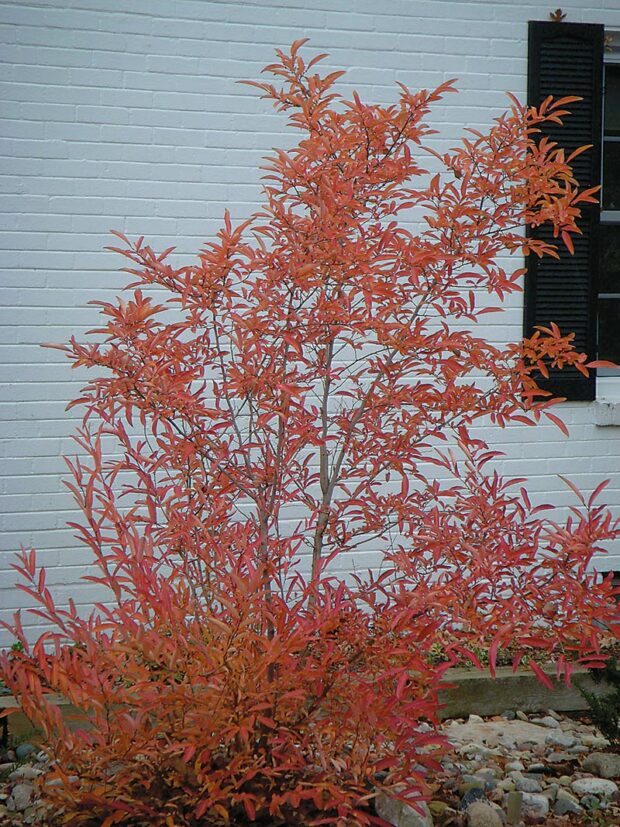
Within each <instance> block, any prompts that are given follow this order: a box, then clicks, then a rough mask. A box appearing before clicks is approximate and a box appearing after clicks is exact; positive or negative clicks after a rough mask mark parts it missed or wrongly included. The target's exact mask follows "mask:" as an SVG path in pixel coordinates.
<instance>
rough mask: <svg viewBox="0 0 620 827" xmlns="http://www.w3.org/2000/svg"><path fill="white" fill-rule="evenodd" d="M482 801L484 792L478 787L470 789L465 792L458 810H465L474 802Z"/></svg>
mask: <svg viewBox="0 0 620 827" xmlns="http://www.w3.org/2000/svg"><path fill="white" fill-rule="evenodd" d="M484 800H485V798H484V790H482V789H481V788H480V787H472V788H471V789H470V790H467V792H466V793H465V795H464V796H463V797H462V798H461V801H460V803H459V810H467V809H468V808H469V807H470V806H471V805H472V804H473V803H474V801H484Z"/></svg>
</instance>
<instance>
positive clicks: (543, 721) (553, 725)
mask: <svg viewBox="0 0 620 827" xmlns="http://www.w3.org/2000/svg"><path fill="white" fill-rule="evenodd" d="M532 723H533V724H539V725H540V726H546V727H549V729H557V728H558V727H559V726H560V724H559V722H558V720H557V718H552V717H551V715H545V717H544V718H534V720H533V721H532Z"/></svg>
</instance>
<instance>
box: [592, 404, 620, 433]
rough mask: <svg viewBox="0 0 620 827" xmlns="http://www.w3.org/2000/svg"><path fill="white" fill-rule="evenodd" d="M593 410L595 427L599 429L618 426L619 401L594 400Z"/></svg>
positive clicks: (619, 420) (619, 422) (619, 418)
mask: <svg viewBox="0 0 620 827" xmlns="http://www.w3.org/2000/svg"><path fill="white" fill-rule="evenodd" d="M593 409H594V424H595V425H598V426H599V427H601V428H605V427H607V426H609V425H615V426H620V399H596V400H595V401H594V405H593Z"/></svg>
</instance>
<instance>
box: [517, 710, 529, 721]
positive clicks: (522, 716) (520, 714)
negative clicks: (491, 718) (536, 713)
mask: <svg viewBox="0 0 620 827" xmlns="http://www.w3.org/2000/svg"><path fill="white" fill-rule="evenodd" d="M515 715H516V716H517V718H518V719H519V720H520V721H529V718H528V717H527V715H526V714H525V712H522V711H521V710H520V709H517V711H516V713H515Z"/></svg>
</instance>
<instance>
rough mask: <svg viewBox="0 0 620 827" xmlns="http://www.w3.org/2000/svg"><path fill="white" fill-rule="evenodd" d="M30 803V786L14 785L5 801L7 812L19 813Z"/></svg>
mask: <svg viewBox="0 0 620 827" xmlns="http://www.w3.org/2000/svg"><path fill="white" fill-rule="evenodd" d="M31 801H32V787H31V786H30V784H16V785H15V786H14V787H13V789H12V790H11V794H10V796H9V797H8V799H7V802H6V806H7V810H11V812H17V813H21V812H23V811H24V810H25V809H26V807H28V806H29V805H30V802H31Z"/></svg>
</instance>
